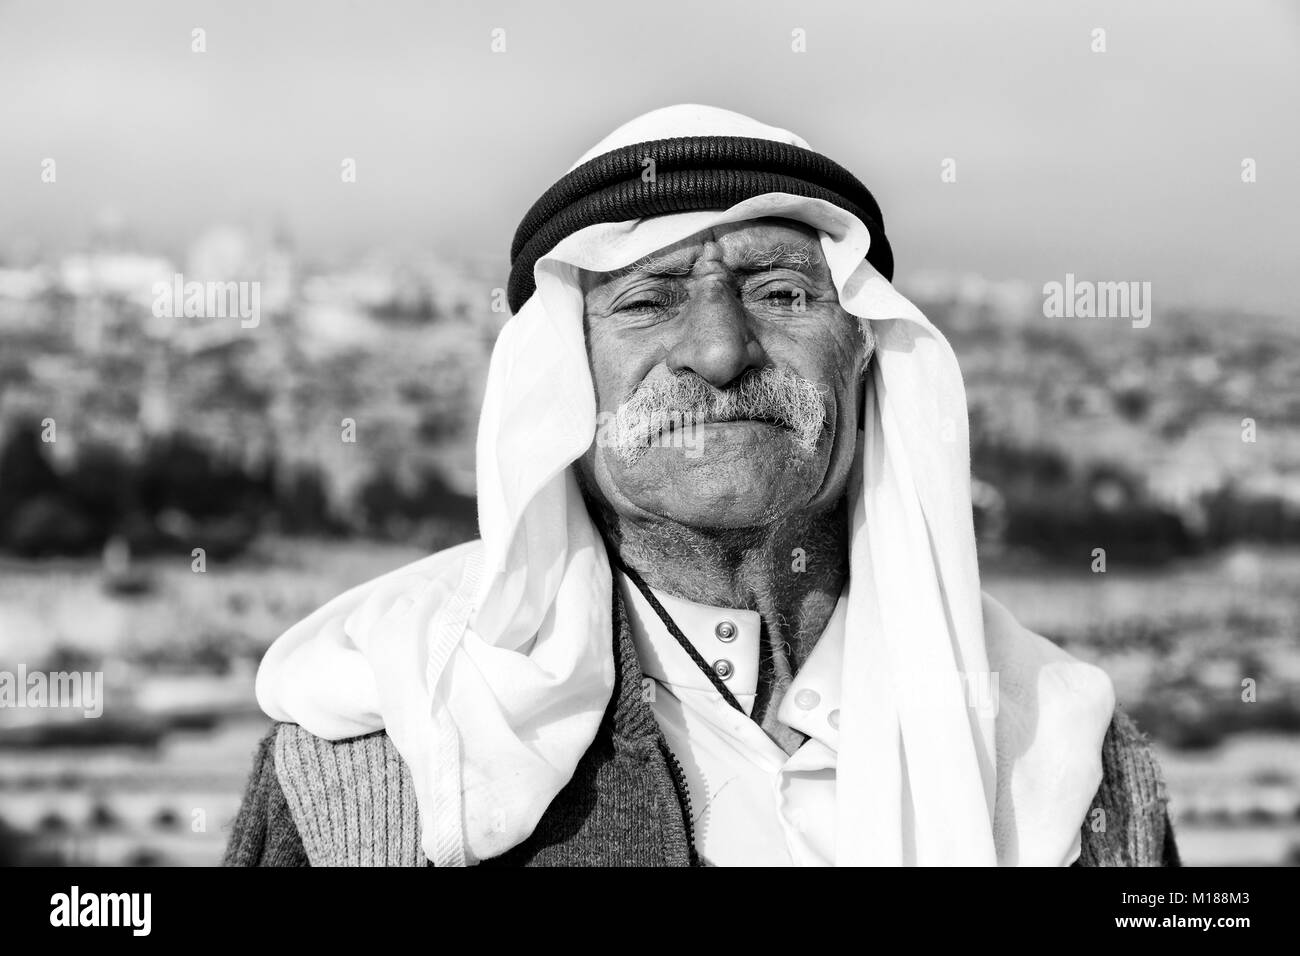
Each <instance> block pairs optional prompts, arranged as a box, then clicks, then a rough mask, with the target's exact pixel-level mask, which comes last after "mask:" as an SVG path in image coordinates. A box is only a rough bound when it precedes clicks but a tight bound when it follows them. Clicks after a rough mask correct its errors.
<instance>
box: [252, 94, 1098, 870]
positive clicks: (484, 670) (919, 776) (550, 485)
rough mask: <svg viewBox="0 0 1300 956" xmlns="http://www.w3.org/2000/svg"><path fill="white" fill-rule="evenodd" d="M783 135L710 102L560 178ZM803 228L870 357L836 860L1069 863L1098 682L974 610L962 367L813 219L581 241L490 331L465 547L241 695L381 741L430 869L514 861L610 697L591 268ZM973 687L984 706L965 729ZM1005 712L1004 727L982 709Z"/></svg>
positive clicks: (648, 122) (316, 728) (1089, 764)
mask: <svg viewBox="0 0 1300 956" xmlns="http://www.w3.org/2000/svg"><path fill="white" fill-rule="evenodd" d="M696 135H723V136H746V137H756V138H766V139H772V140H777V141H779V142H783V143H788V144H793V145H797V146H801V147H804V148H807V143H805V142H804V141H803V140H801V139H800V138H798V137H797V136H794V135H793V134H791V133H789V132H786V131H785V130H780V129H775V128H772V127H769V126H764V125H763V124H760V123H757V122H755V121H754V120H751V119H749V118H747V117H744V116H740V115H738V114H735V113H730V112H727V111H724V110H717V109H712V108H709V107H703V106H675V107H670V108H667V109H662V110H656V111H654V112H652V113H648V114H646V115H644V116H641V117H639V118H637V119H636V120H633V121H632V122H630V123H628V124H626V125H625V126H623V127H621V128H619V129H618V130H616V131H615V132H614V133H612V134H611V135H610V136H609V137H607V138H606V139H605V140H604V141H602V142H601V143H599V144H598V145H597V146H596V147H595V148H593V149H592V150H591V151H590V152H589V153H588V154H587V155H586V156H584V157H582V159H580V160H579V161H578V163H575V166H577V165H579V164H581V163H582V162H584V161H586V160H587V159H589V158H591V157H593V156H597V155H600V154H602V153H605V152H608V151H610V150H613V149H616V148H618V147H621V146H624V145H628V144H632V143H638V142H645V141H648V140H654V139H661V138H667V137H673V136H696ZM760 217H781V218H785V219H791V220H796V221H798V222H802V223H805V224H807V225H809V226H811V227H813V228H815V229H816V230H817V231H818V234H819V237H820V241H821V246H822V250H823V252H824V254H825V257H826V261H827V264H828V266H829V269H830V273H831V276H832V278H833V281H834V284H835V287H836V289H837V291H838V293H839V299H840V304H841V306H842V307H843V308H844V309H845V310H846V311H847V312H849V313H850V314H852V315H855V316H858V317H859V318H860V319H862V320H863V321H864V322H867V323H870V327H871V331H872V332H873V333H874V337H875V343H876V346H875V353H874V359H873V362H872V375H871V377H870V380H869V382H868V383H867V385H866V394H865V401H866V405H865V415H864V422H863V429H864V430H863V433H862V436H861V440H860V442H859V452H860V455H861V460H860V462H859V463H858V465H859V466H860V467H858V468H856V469H855V472H856V474H857V477H856V478H855V480H854V482H853V484H852V487H851V489H850V495H851V511H850V513H851V521H852V528H851V539H850V559H849V561H850V564H849V585H848V608H847V618H846V628H845V630H846V640H845V648H844V663H843V675H842V681H843V702H842V705H841V715H840V736H839V740H840V746H839V752H838V757H837V765H838V771H837V789H836V801H837V807H838V809H837V821H836V842H837V848H836V862H837V864H840V865H844V864H881V865H900V864H908V865H910V864H920V865H948V864H954V865H956V864H960V865H995V864H999V863H1000V864H1004V865H1016V864H1019V865H1027V864H1029V865H1063V864H1068V863H1069V862H1071V861H1073V860H1074V859H1075V858H1076V857H1077V855H1078V852H1079V830H1080V826H1081V825H1082V823H1083V820H1084V815H1085V814H1086V812H1087V810H1088V807H1089V805H1090V803H1091V800H1092V798H1093V796H1094V794H1095V792H1096V790H1097V787H1098V785H1099V784H1100V781H1101V759H1100V751H1101V743H1102V739H1103V737H1104V734H1105V732H1106V728H1107V726H1108V725H1109V722H1110V718H1111V712H1112V710H1113V707H1114V698H1113V692H1112V689H1111V685H1110V682H1109V680H1108V679H1107V678H1106V677H1105V675H1104V674H1102V673H1101V672H1100V671H1099V670H1097V669H1096V668H1094V667H1092V666H1090V665H1087V664H1084V663H1081V662H1079V661H1077V660H1075V659H1073V658H1072V657H1070V656H1069V655H1068V654H1066V653H1065V652H1063V651H1061V650H1059V649H1057V648H1056V647H1055V646H1053V645H1052V644H1050V643H1049V642H1048V641H1046V640H1044V639H1043V638H1041V637H1038V636H1037V635H1034V634H1032V633H1030V632H1028V631H1027V630H1025V629H1024V628H1022V627H1021V626H1020V625H1019V624H1017V623H1016V621H1015V620H1014V618H1012V616H1011V615H1010V614H1009V613H1008V612H1007V611H1006V610H1005V609H1004V608H1002V607H1001V606H1000V605H998V604H997V603H996V602H994V601H993V600H992V599H991V598H989V597H988V596H986V595H983V594H982V593H981V590H980V582H979V570H978V567H977V564H976V553H975V538H974V531H973V525H972V520H971V503H970V472H969V470H970V462H969V446H968V436H967V415H966V397H965V389H964V387H963V384H962V378H961V373H960V370H959V369H958V366H957V360H956V357H955V356H954V354H953V352H952V349H951V347H950V346H949V345H948V342H947V341H946V340H945V339H944V337H943V336H942V335H941V334H940V333H939V331H938V330H937V329H935V328H934V326H933V325H931V324H930V322H929V320H928V319H926V317H925V316H924V315H923V314H922V313H921V312H920V311H919V310H918V309H917V308H916V307H915V306H914V305H913V304H912V303H911V302H909V301H908V300H907V299H906V298H904V297H903V296H902V295H900V294H899V293H898V292H897V290H895V289H894V288H893V286H892V285H891V284H890V283H889V282H888V281H887V280H886V279H885V278H884V277H883V276H881V275H880V273H879V272H877V271H876V269H875V268H874V267H873V266H872V265H871V264H870V263H868V262H867V261H866V260H865V254H866V251H867V247H868V245H869V243H870V241H871V239H870V235H869V233H868V230H867V228H866V226H865V225H864V224H863V223H862V222H861V221H860V220H859V219H858V218H857V217H855V216H854V215H852V214H851V213H848V212H846V211H845V210H843V209H840V208H839V207H837V206H835V205H832V204H830V203H828V202H825V201H822V200H818V199H809V198H803V197H799V196H794V195H790V194H785V193H768V194H765V195H762V196H757V197H755V198H752V199H748V200H745V201H744V202H740V203H738V204H736V205H734V206H732V207H731V208H729V209H724V210H716V211H706V212H688V213H680V214H675V215H667V216H657V217H652V218H648V219H641V220H634V221H630V222H620V223H605V224H598V225H593V226H588V227H586V228H584V229H582V230H580V231H578V232H576V233H574V234H573V235H571V236H569V237H568V238H567V239H565V240H563V241H562V242H560V243H559V244H558V245H557V246H556V247H555V248H554V249H553V250H552V251H551V252H550V253H548V254H547V255H545V256H544V257H542V258H541V260H539V261H538V263H537V265H536V268H535V270H534V277H535V279H536V284H537V289H536V291H535V292H534V293H533V295H532V296H531V297H530V298H529V300H528V301H527V303H526V304H525V305H524V307H523V308H522V310H520V311H519V313H518V314H517V315H515V316H514V317H513V318H512V319H511V320H510V321H508V322H507V323H506V325H505V327H504V329H503V330H502V332H501V335H500V337H499V339H498V341H497V343H496V347H495V350H494V352H493V355H492V362H491V367H490V370H489V372H488V382H487V392H486V397H485V399H484V403H483V412H482V418H481V421H480V424H479V434H478V445H477V453H478V505H479V530H480V534H481V539H479V540H476V541H473V542H470V543H468V544H464V545H460V546H458V547H455V548H451V549H449V550H446V551H442V552H439V553H437V554H434V555H432V556H430V557H428V558H425V559H423V560H421V561H417V562H415V563H414V564H412V565H409V566H408V567H405V568H402V569H400V570H398V571H394V572H392V573H391V574H388V575H385V576H383V577H380V578H378V579H376V580H374V581H371V582H369V583H367V584H363V585H361V586H360V587H357V588H354V589H353V590H351V591H349V592H347V593H346V594H344V595H342V596H340V597H339V598H337V599H335V600H333V601H331V602H330V603H328V604H326V605H325V606H324V607H322V608H321V609H320V610H318V611H316V612H315V613H314V614H312V615H311V616H309V617H308V618H306V619H305V620H303V621H302V622H300V623H298V624H297V625H295V626H294V627H292V628H290V629H289V630H288V631H287V632H286V633H285V634H284V635H283V636H281V637H280V638H279V639H278V640H277V641H276V642H275V643H274V644H273V645H272V646H271V648H270V650H269V651H268V652H267V654H266V657H265V659H264V660H263V662H262V665H261V668H260V670H259V672H258V677H257V697H258V701H259V703H260V705H261V706H262V708H263V710H265V711H266V713H267V714H268V715H270V716H271V717H272V718H274V719H276V720H282V721H291V722H295V723H298V724H300V725H302V726H303V727H304V728H306V729H307V730H308V731H310V732H311V733H313V734H316V735H317V736H320V737H323V738H326V739H331V740H335V739H342V738H346V737H351V736H357V735H360V734H365V733H369V732H373V731H376V730H380V729H383V730H386V731H387V733H388V734H389V736H390V737H391V738H392V741H393V743H394V745H395V746H396V747H397V749H398V751H399V752H400V753H401V755H402V757H403V759H404V760H405V762H406V763H407V764H408V765H409V767H410V770H411V773H412V776H413V778H414V783H415V787H416V793H417V799H418V802H419V811H420V817H421V828H422V844H423V847H424V850H425V852H426V853H427V854H428V855H429V857H430V859H431V860H433V861H434V862H435V863H438V864H444V865H455V864H464V863H472V862H475V861H477V860H480V859H486V858H489V857H493V856H497V855H499V854H501V853H503V852H505V851H506V850H508V849H510V848H511V847H513V846H515V845H517V844H519V843H520V842H522V841H523V840H525V839H527V838H528V836H529V834H530V833H531V832H532V831H533V828H534V827H535V826H536V824H537V821H538V820H539V819H540V817H541V815H542V814H543V813H544V812H545V810H546V808H547V807H548V806H549V804H550V803H551V801H552V799H553V798H554V797H555V796H556V794H557V793H559V791H560V790H561V789H562V788H563V787H564V785H565V784H566V783H567V782H568V780H569V779H570V777H571V776H572V774H573V771H574V769H575V767H576V766H577V764H578V761H579V759H580V758H581V757H582V755H583V754H584V753H585V751H586V750H587V748H588V746H589V745H590V744H591V742H592V740H593V739H594V737H595V735H596V731H597V728H598V726H599V724H600V721H601V718H602V715H603V713H604V711H605V708H606V705H607V704H608V702H609V699H610V695H611V692H612V689H613V684H614V663H613V640H612V621H611V590H610V589H611V586H612V585H611V575H610V567H609V563H608V559H607V557H606V554H605V551H604V546H603V543H602V541H601V539H600V536H599V535H598V534H597V532H596V529H595V527H594V526H593V524H592V522H591V519H590V518H589V517H588V514H587V511H586V508H585V506H584V504H583V501H582V498H581V495H580V494H579V491H578V487H577V483H576V480H575V478H574V473H573V468H572V466H573V464H574V462H575V461H576V460H577V459H578V458H579V457H580V456H581V455H582V454H583V453H584V452H585V451H586V450H587V449H588V447H589V446H590V445H591V443H592V441H593V440H594V438H595V434H596V424H597V422H596V405H595V395H594V390H593V386H592V380H591V373H590V369H589V367H588V364H587V353H586V348H585V344H584V338H583V321H582V320H583V296H582V293H581V291H580V289H579V285H578V275H579V270H580V269H588V270H596V271H608V270H611V269H616V268H619V267H622V266H625V265H628V264H630V263H632V262H634V261H636V260H638V259H640V258H642V257H643V256H646V255H648V254H650V253H653V252H655V251H657V250H660V249H662V248H664V247H666V246H669V245H671V244H672V243H675V242H677V241H679V240H681V239H685V238H687V237H689V236H691V235H694V234H695V233H697V232H699V231H701V230H703V229H708V228H710V227H712V226H716V225H719V224H722V223H733V222H740V221H745V220H750V219H756V218H760ZM972 685H977V686H980V687H990V688H994V689H995V690H996V692H997V696H996V698H995V699H996V704H997V706H996V708H994V707H988V706H974V707H973V706H969V702H970V699H971V695H970V694H969V693H968V691H969V688H970V687H971V686H972ZM995 710H996V715H995V713H994V711H995Z"/></svg>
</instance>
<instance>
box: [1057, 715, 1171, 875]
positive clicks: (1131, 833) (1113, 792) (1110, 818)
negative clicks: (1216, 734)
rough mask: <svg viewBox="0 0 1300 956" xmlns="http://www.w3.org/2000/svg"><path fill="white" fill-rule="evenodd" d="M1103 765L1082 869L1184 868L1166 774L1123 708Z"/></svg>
mask: <svg viewBox="0 0 1300 956" xmlns="http://www.w3.org/2000/svg"><path fill="white" fill-rule="evenodd" d="M1101 763H1102V779H1101V786H1100V787H1098V789H1097V794H1096V796H1095V797H1094V798H1093V802H1092V806H1091V808H1090V809H1089V810H1088V815H1087V817H1086V818H1085V819H1084V822H1083V831H1082V849H1081V853H1080V857H1079V865H1081V866H1177V865H1179V858H1178V848H1177V845H1176V844H1175V842H1174V834H1173V828H1172V827H1171V825H1170V823H1169V794H1168V791H1167V789H1166V787H1165V780H1164V775H1163V774H1162V773H1161V771H1160V765H1159V763H1158V762H1157V760H1156V756H1155V753H1154V752H1153V750H1152V748H1151V742H1150V740H1149V739H1148V738H1147V736H1146V735H1145V734H1144V733H1142V731H1141V730H1140V729H1139V728H1138V726H1137V724H1136V723H1134V721H1133V719H1132V718H1131V717H1130V716H1129V715H1128V714H1127V713H1125V712H1124V710H1123V708H1121V707H1118V706H1117V707H1116V708H1115V711H1114V714H1113V715H1112V717H1111V721H1110V726H1109V728H1107V730H1106V737H1105V739H1104V740H1103V742H1102V750H1101Z"/></svg>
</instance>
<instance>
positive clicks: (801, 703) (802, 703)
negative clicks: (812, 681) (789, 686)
mask: <svg viewBox="0 0 1300 956" xmlns="http://www.w3.org/2000/svg"><path fill="white" fill-rule="evenodd" d="M821 702H822V695H821V694H819V693H817V691H815V690H801V691H799V693H797V694H795V695H794V704H795V706H796V707H798V708H799V709H800V710H812V709H813V708H814V707H816V706H817V705H818V704H820V703H821Z"/></svg>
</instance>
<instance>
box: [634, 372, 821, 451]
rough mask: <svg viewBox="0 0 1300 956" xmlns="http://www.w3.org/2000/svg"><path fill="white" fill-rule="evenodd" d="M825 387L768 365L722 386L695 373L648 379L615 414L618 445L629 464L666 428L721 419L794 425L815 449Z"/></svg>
mask: <svg viewBox="0 0 1300 956" xmlns="http://www.w3.org/2000/svg"><path fill="white" fill-rule="evenodd" d="M823 392H824V388H823V387H822V386H819V385H817V384H816V383H814V382H810V381H808V379H805V378H802V377H800V376H799V375H796V374H795V373H794V372H792V371H790V370H789V369H778V368H772V367H768V368H765V369H762V370H761V371H754V372H750V373H748V374H746V375H745V376H743V377H742V378H741V379H740V381H739V382H738V383H737V384H736V385H735V386H733V387H731V388H728V389H725V390H719V389H716V388H714V387H713V386H712V385H710V384H709V383H708V382H706V381H704V379H702V378H700V377H699V376H698V375H695V374H694V373H691V372H682V373H679V374H675V375H674V376H673V377H672V378H670V379H659V380H656V381H654V382H643V383H641V384H640V385H639V386H637V388H636V390H635V391H634V392H633V393H632V395H631V396H630V397H629V398H628V399H627V401H625V402H623V404H621V405H620V406H619V407H618V411H617V412H616V413H615V415H614V421H613V435H612V436H611V437H612V440H611V441H609V442H608V444H610V445H612V447H613V448H614V449H615V451H616V452H617V453H618V455H619V456H620V457H621V458H622V459H623V460H624V462H626V463H627V464H629V465H632V464H636V462H637V461H639V460H640V458H641V457H642V456H643V455H644V454H645V453H646V452H647V451H648V450H649V449H650V447H651V446H653V445H654V443H655V439H656V438H657V437H658V436H659V435H660V434H661V433H663V432H665V431H667V432H669V433H670V434H671V433H673V432H675V431H677V430H678V429H691V428H694V427H696V426H699V425H707V424H711V423H715V422H734V421H748V420H752V421H761V422H769V423H771V424H774V425H778V426H781V427H783V428H787V429H789V430H790V431H791V432H793V433H794V438H795V441H796V443H797V444H798V445H799V447H800V448H802V449H804V450H805V451H811V450H812V449H813V448H814V447H816V445H817V440H818V439H819V438H820V437H821V433H822V429H823V428H824V427H825V424H826V406H825V403H824V402H823V400H822V395H823Z"/></svg>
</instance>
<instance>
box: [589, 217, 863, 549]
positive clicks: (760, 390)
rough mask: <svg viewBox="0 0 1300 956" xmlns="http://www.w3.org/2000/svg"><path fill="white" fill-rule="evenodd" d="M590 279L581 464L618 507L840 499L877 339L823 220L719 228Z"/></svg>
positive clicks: (736, 513) (710, 516) (723, 506)
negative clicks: (856, 304) (844, 299)
mask: <svg viewBox="0 0 1300 956" xmlns="http://www.w3.org/2000/svg"><path fill="white" fill-rule="evenodd" d="M582 289H583V293H584V297H585V306H586V308H585V312H586V318H585V325H586V335H587V350H588V355H589V357H590V361H591V373H592V379H593V381H594V383H595V389H596V406H597V411H598V413H599V419H600V423H601V425H600V427H599V428H598V433H597V440H596V442H595V443H594V444H593V446H592V447H591V448H590V449H589V450H588V452H587V454H586V455H585V456H584V457H583V459H582V462H581V468H582V469H583V472H584V474H585V477H586V478H587V483H588V484H589V485H592V486H594V488H595V489H596V490H597V491H598V492H599V493H600V495H601V496H602V497H603V498H604V499H605V500H606V502H607V503H608V504H609V505H610V506H612V507H613V508H614V510H615V511H617V512H618V513H619V514H622V515H624V516H626V517H631V518H647V517H656V518H666V519H669V520H671V521H675V522H678V523H680V524H684V525H688V526H692V527H707V528H750V527H757V526H761V525H764V524H768V523H771V522H773V521H776V520H779V519H781V518H783V517H785V516H787V515H792V514H795V513H798V512H806V513H814V512H816V511H819V510H823V509H825V508H828V507H831V506H833V505H834V504H835V503H836V502H837V501H838V500H839V498H840V497H841V496H842V495H843V493H844V489H845V486H846V484H847V481H848V476H849V471H850V468H851V466H852V460H853V454H854V450H855V447H856V444H857V434H858V415H859V413H860V409H859V402H858V398H859V395H860V392H861V377H862V374H863V371H864V369H865V368H866V365H867V362H868V360H869V358H870V343H869V341H868V340H867V339H865V338H864V334H863V332H862V330H861V326H860V324H859V322H858V319H857V318H855V317H854V316H851V315H849V314H848V313H847V312H845V311H844V310H843V309H842V308H840V305H839V299H838V296H837V295H836V292H835V287H834V285H833V284H832V282H831V275H830V270H829V268H828V267H827V265H826V262H825V259H824V258H823V256H822V251H821V245H820V243H819V242H818V239H817V233H816V232H815V231H814V230H812V229H811V228H809V227H807V226H804V225H803V224H801V223H795V222H791V221H788V220H778V219H761V220H753V221H749V222H742V223H733V224H728V225H724V226H718V227H715V228H713V229H707V230H704V231H703V232H700V233H697V234H696V235H694V236H691V237H690V238H688V239H685V240H683V241H681V242H679V243H677V244H675V245H672V246H669V247H667V248H665V249H661V250H659V251H658V252H657V253H655V254H654V255H653V256H650V257H647V258H646V259H644V260H642V261H640V262H638V263H635V264H634V265H633V266H631V267H628V268H627V269H620V270H616V271H614V272H607V273H594V272H584V273H583V275H582Z"/></svg>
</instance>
